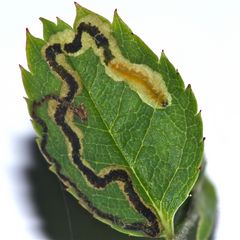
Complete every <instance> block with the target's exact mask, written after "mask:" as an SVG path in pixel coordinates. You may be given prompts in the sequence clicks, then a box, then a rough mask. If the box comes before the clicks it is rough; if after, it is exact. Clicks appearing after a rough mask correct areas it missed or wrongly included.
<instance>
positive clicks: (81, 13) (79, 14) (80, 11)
mask: <svg viewBox="0 0 240 240" xmlns="http://www.w3.org/2000/svg"><path fill="white" fill-rule="evenodd" d="M74 4H75V7H76V18H75V20H74V24H73V29H74V30H76V29H77V27H78V24H79V22H80V21H81V19H82V18H84V17H86V16H88V15H94V16H97V17H98V18H99V19H101V20H102V21H103V22H107V23H109V21H108V20H107V19H106V18H104V17H102V16H100V15H98V14H96V13H94V12H92V11H90V10H88V9H87V8H84V7H83V6H81V5H79V4H78V3H77V2H74Z"/></svg>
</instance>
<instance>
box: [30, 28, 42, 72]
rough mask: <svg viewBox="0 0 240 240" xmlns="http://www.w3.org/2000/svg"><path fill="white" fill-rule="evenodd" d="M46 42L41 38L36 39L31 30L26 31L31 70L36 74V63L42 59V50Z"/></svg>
mask: <svg viewBox="0 0 240 240" xmlns="http://www.w3.org/2000/svg"><path fill="white" fill-rule="evenodd" d="M45 44H46V42H45V41H44V40H42V39H40V38H36V37H34V36H33V35H32V34H31V33H30V31H29V29H28V28H27V29H26V55H27V62H28V68H29V70H30V71H31V72H32V73H33V74H34V73H35V72H36V69H37V64H36V62H39V59H41V58H42V55H41V49H42V47H43V46H44V45H45Z"/></svg>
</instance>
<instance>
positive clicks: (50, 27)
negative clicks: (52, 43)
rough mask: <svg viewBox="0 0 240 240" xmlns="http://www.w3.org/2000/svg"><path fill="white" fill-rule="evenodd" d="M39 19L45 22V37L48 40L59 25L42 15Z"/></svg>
mask: <svg viewBox="0 0 240 240" xmlns="http://www.w3.org/2000/svg"><path fill="white" fill-rule="evenodd" d="M39 20H40V21H41V22H42V24H43V38H44V40H45V41H48V40H49V38H50V36H51V35H52V34H54V33H56V30H55V29H56V27H57V25H56V24H55V23H54V22H51V21H49V20H47V19H45V18H43V17H40V18H39Z"/></svg>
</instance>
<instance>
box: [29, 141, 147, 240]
mask: <svg viewBox="0 0 240 240" xmlns="http://www.w3.org/2000/svg"><path fill="white" fill-rule="evenodd" d="M27 147H28V150H29V151H28V152H29V156H28V157H29V158H30V160H31V161H32V162H31V167H28V168H27V169H26V170H25V176H26V179H27V181H28V183H29V185H30V187H29V188H30V196H29V197H30V200H31V201H32V202H33V206H34V207H35V212H36V213H37V215H38V217H39V218H40V219H41V221H42V229H41V231H43V233H44V234H45V235H46V237H47V239H49V240H99V239H104V240H143V239H145V240H147V239H150V238H139V237H130V236H127V235H125V234H121V233H119V232H117V231H115V230H114V229H112V228H111V227H109V226H108V225H106V224H103V223H101V222H100V221H98V220H96V219H94V218H93V217H92V215H91V214H90V213H88V212H87V211H86V210H85V209H84V208H82V207H81V206H80V205H79V204H78V202H77V200H76V199H74V198H73V197H72V196H71V195H70V194H69V193H67V192H66V191H65V189H64V187H63V185H62V183H61V182H60V180H59V179H58V178H57V177H56V176H55V175H54V174H53V173H52V172H50V171H49V169H48V164H47V162H46V160H45V159H44V157H43V156H42V154H41V153H40V151H39V149H38V146H37V144H36V142H35V139H34V138H31V139H29V140H28V141H27Z"/></svg>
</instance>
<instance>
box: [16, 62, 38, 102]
mask: <svg viewBox="0 0 240 240" xmlns="http://www.w3.org/2000/svg"><path fill="white" fill-rule="evenodd" d="M19 67H20V71H21V75H22V81H23V86H24V88H25V91H26V93H27V96H28V97H29V98H30V99H32V98H33V97H34V96H32V82H33V81H34V77H33V75H32V73H31V72H29V71H27V70H26V69H25V68H24V67H23V66H21V65H20V64H19Z"/></svg>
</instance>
